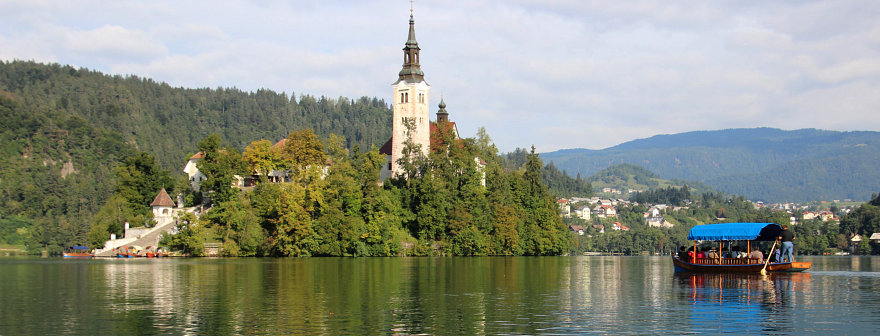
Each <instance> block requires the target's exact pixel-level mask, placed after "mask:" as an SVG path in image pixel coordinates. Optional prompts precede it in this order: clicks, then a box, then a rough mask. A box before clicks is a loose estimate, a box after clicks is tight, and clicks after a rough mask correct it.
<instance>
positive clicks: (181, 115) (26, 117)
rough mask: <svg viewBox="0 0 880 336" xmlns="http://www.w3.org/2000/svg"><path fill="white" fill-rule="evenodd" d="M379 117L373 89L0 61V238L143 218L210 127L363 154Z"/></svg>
mask: <svg viewBox="0 0 880 336" xmlns="http://www.w3.org/2000/svg"><path fill="white" fill-rule="evenodd" d="M390 118H391V110H390V108H389V106H388V105H387V104H386V103H385V102H384V101H383V100H381V99H377V98H367V97H362V98H359V99H355V100H353V99H348V98H344V97H340V98H338V99H330V98H326V97H320V98H315V97H313V96H310V95H299V96H298V99H297V98H295V97H294V95H293V94H292V93H291V94H290V95H289V96H288V95H287V94H285V93H276V92H273V91H271V90H259V91H257V92H243V91H240V90H238V89H234V88H216V89H209V88H202V89H187V88H175V87H171V86H169V85H168V84H165V83H161V82H155V81H153V80H151V79H147V78H139V77H137V76H119V75H115V76H114V75H106V74H102V73H100V72H96V71H91V70H88V69H83V68H74V67H71V66H62V65H58V64H48V65H47V64H39V63H34V62H25V61H11V62H0V146H2V147H0V151H2V153H0V154H2V156H0V186H2V193H0V245H4V246H5V245H12V246H15V247H24V248H26V249H27V250H29V251H30V252H37V251H39V250H48V251H49V253H52V254H57V253H60V251H61V250H62V249H63V248H64V247H65V246H70V245H74V244H89V245H93V246H94V245H96V244H98V243H97V242H98V241H100V240H102V239H106V238H107V237H108V236H109V233H116V234H117V235H121V233H122V223H123V222H125V221H128V222H130V223H132V225H133V226H141V225H150V223H151V219H152V215H151V214H150V212H149V211H148V205H149V202H150V200H152V197H155V195H156V193H157V192H158V190H159V189H161V188H162V187H164V188H166V189H167V190H168V192H169V193H172V194H174V193H175V192H182V191H185V190H186V189H187V188H188V185H187V183H186V178H185V177H184V176H183V173H182V171H181V170H182V168H183V166H184V164H185V163H186V161H187V159H188V158H189V157H190V156H191V155H192V154H193V153H195V152H196V151H199V146H198V144H199V143H200V142H201V141H203V140H204V139H206V138H207V137H208V136H209V135H210V134H214V133H216V135H217V136H219V137H221V138H222V139H223V144H224V146H228V147H229V148H230V152H231V151H235V152H239V153H243V152H246V147H247V146H249V145H250V144H251V143H253V142H260V143H262V142H261V140H263V139H265V141H266V142H271V143H274V142H276V141H278V140H280V139H283V138H285V137H287V136H288V135H289V134H290V133H291V131H293V130H302V129H306V128H308V129H311V130H313V132H314V134H315V135H316V136H318V137H320V138H322V139H329V136H330V135H331V134H338V139H343V140H342V141H343V143H342V144H341V145H340V146H341V147H343V148H346V149H348V150H349V151H351V152H352V153H361V155H364V153H372V151H373V150H374V149H375V148H377V147H378V144H382V143H384V142H385V140H387V139H388V137H389V136H390V134H391V126H390V124H391V123H390V121H391V119H390ZM483 132H484V134H483V137H482V138H483V139H487V138H488V135H486V134H485V131H483ZM322 141H323V140H322ZM258 146H259V145H258ZM487 160H488V161H492V160H494V159H489V158H488V156H487ZM499 160H500V159H499ZM523 163H524V162H523ZM520 169H521V168H520V167H517V168H516V170H520ZM543 171H546V172H547V173H545V174H542V175H541V178H542V179H544V181H554V182H553V183H555V184H556V185H565V184H566V183H576V180H575V179H574V178H571V177H568V176H567V175H566V174H561V173H560V172H558V170H555V169H553V168H552V167H546V166H545V167H543ZM143 176H155V177H156V180H152V181H143V180H139V178H141V177H143ZM544 183H545V184H546V182H544ZM577 184H578V187H577V188H580V189H581V190H585V191H586V192H589V187H585V186H584V185H583V183H582V182H580V183H577ZM196 196H197V195H189V198H188V202H190V204H192V202H194V201H197V199H194V197H196ZM102 235H103V237H102Z"/></svg>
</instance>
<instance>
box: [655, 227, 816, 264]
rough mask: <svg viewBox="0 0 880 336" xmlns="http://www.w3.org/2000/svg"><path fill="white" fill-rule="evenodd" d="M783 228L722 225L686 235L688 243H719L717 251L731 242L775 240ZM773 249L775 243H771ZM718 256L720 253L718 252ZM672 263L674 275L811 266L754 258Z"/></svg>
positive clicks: (690, 259)
mask: <svg viewBox="0 0 880 336" xmlns="http://www.w3.org/2000/svg"><path fill="white" fill-rule="evenodd" d="M781 232H782V227H781V226H779V224H776V223H721V224H706V225H698V226H695V227H694V228H692V229H691V231H690V233H688V238H687V239H688V240H693V241H694V249H696V246H697V243H696V241H713V242H719V249H718V250H719V251H720V250H721V248H720V247H721V246H722V243H723V242H731V241H749V245H751V241H776V237H779V235H780V233H781ZM774 248H775V244H774ZM719 254H720V253H719ZM672 264H673V265H674V266H675V271H676V272H712V273H725V272H736V273H762V272H764V271H766V272H803V271H806V270H808V269H810V267H811V266H812V263H810V262H800V261H795V262H770V263H765V262H764V261H763V260H760V259H756V258H720V257H719V258H697V257H696V256H692V257H688V258H685V259H682V258H680V257H679V256H678V255H674V256H672Z"/></svg>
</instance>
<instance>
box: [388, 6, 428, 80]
mask: <svg viewBox="0 0 880 336" xmlns="http://www.w3.org/2000/svg"><path fill="white" fill-rule="evenodd" d="M424 80H425V73H424V72H423V71H422V68H421V66H419V42H417V41H416V20H415V19H414V18H413V14H412V10H410V14H409V36H408V37H407V39H406V46H404V47H403V69H401V70H400V73H398V79H397V83H400V82H401V81H406V82H407V83H419V82H422V81H424ZM395 84H396V83H395Z"/></svg>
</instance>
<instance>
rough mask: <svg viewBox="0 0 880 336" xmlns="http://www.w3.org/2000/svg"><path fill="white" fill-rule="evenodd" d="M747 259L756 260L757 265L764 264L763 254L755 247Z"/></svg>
mask: <svg viewBox="0 0 880 336" xmlns="http://www.w3.org/2000/svg"><path fill="white" fill-rule="evenodd" d="M749 258H752V259H758V263H759V264H763V263H764V253H762V252H761V249H759V248H757V247H756V248H755V250H754V251H752V253H749Z"/></svg>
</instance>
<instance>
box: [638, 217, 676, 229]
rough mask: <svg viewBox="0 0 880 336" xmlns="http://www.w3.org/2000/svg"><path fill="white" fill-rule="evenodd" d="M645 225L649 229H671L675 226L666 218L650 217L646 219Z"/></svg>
mask: <svg viewBox="0 0 880 336" xmlns="http://www.w3.org/2000/svg"><path fill="white" fill-rule="evenodd" d="M645 224H647V225H648V226H649V227H659V228H671V227H673V224H672V223H671V222H669V221H668V220H666V218H664V217H661V216H657V217H648V218H645Z"/></svg>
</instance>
